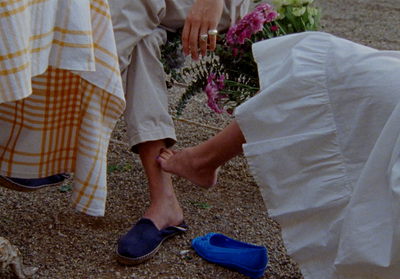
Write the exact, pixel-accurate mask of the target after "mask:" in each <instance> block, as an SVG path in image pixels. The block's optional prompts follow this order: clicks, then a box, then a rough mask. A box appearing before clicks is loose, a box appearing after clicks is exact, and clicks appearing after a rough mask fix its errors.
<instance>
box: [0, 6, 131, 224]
mask: <svg viewBox="0 0 400 279" xmlns="http://www.w3.org/2000/svg"><path fill="white" fill-rule="evenodd" d="M0 26H1V29H0V79H1V82H0V131H1V133H0V174H1V175H3V176H8V177H19V178H42V177H47V176H50V175H54V174H57V173H63V172H74V173H75V179H74V185H73V193H72V202H73V206H74V208H76V209H77V210H79V211H81V212H84V213H86V214H89V215H93V216H103V215H104V212H105V201H106V194H107V184H106V169H107V148H108V143H109V139H110V135H111V132H112V130H113V128H114V125H115V123H116V121H117V119H118V118H119V116H120V115H121V113H122V111H123V109H124V108H125V99H124V93H123V89H122V83H121V77H120V73H119V67H118V57H117V54H116V47H115V42H114V35H113V30H112V24H111V17H110V14H109V8H108V2H107V0H0Z"/></svg>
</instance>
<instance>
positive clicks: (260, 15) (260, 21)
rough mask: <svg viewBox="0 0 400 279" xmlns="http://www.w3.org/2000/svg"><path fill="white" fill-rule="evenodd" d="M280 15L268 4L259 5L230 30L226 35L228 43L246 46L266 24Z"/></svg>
mask: <svg viewBox="0 0 400 279" xmlns="http://www.w3.org/2000/svg"><path fill="white" fill-rule="evenodd" d="M278 15H279V14H278V13H277V12H275V11H274V10H273V7H272V6H270V5H268V4H261V5H259V6H258V7H257V8H256V9H255V10H254V11H253V12H252V13H249V14H247V15H245V16H244V17H243V19H242V20H241V21H239V23H238V24H236V25H234V26H232V27H231V28H229V30H228V33H227V34H226V42H227V43H228V44H229V45H235V44H240V45H242V44H244V43H245V41H246V39H250V38H251V36H252V35H253V34H256V33H258V32H260V31H261V30H262V29H263V28H264V24H265V23H267V22H271V21H273V20H274V19H275V18H277V17H278Z"/></svg>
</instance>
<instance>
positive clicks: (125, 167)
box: [107, 163, 131, 174]
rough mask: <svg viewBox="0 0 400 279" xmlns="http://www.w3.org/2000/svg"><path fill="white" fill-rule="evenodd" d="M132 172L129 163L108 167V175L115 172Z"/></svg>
mask: <svg viewBox="0 0 400 279" xmlns="http://www.w3.org/2000/svg"><path fill="white" fill-rule="evenodd" d="M130 170H131V165H130V164H129V163H124V164H120V165H113V164H110V165H108V167H107V173H108V174H110V173H113V172H115V171H119V172H125V171H130Z"/></svg>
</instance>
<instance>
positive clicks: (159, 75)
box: [109, 0, 249, 152]
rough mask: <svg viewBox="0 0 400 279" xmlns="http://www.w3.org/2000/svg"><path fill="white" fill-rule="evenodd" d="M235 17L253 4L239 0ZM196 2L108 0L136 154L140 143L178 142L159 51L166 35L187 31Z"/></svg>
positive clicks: (225, 18)
mask: <svg viewBox="0 0 400 279" xmlns="http://www.w3.org/2000/svg"><path fill="white" fill-rule="evenodd" d="M236 2H238V4H237V5H236V3H235V5H234V6H236V10H235V12H234V14H235V15H237V17H240V16H243V15H244V14H245V13H246V12H247V7H248V3H249V0H244V1H236ZM194 3H195V0H180V1H178V0H164V1H162V0H142V1H123V0H109V5H110V10H111V17H112V21H113V25H114V33H115V40H116V44H117V52H118V56H119V63H120V70H121V74H122V79H123V84H124V90H125V94H126V103H127V105H126V109H125V112H124V120H125V123H126V127H127V133H128V136H129V143H130V145H131V146H132V147H133V148H132V150H133V151H135V152H136V151H137V150H136V148H135V146H136V145H137V144H138V143H141V142H146V141H154V140H159V139H165V140H166V144H167V146H172V145H173V144H174V143H175V141H176V136H175V129H174V125H173V122H172V119H171V116H170V115H169V113H168V97H167V88H166V84H165V73H164V68H163V65H162V63H161V62H160V58H161V50H160V47H161V46H162V45H163V44H164V43H165V42H166V40H167V31H172V32H174V31H176V30H177V29H178V28H181V27H183V25H184V22H185V19H186V16H187V14H188V12H189V10H190V8H191V7H192V5H193V4H194ZM230 7H231V1H230V0H225V5H224V10H223V15H222V18H221V21H220V23H219V26H218V29H219V30H224V29H227V28H229V25H230V22H231V18H230V15H231V13H230Z"/></svg>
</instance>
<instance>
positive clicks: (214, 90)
mask: <svg viewBox="0 0 400 279" xmlns="http://www.w3.org/2000/svg"><path fill="white" fill-rule="evenodd" d="M215 77H216V76H215V74H214V73H211V74H210V75H209V76H208V78H207V82H208V84H207V86H206V94H207V97H208V100H207V105H208V106H209V107H210V108H211V109H212V110H213V111H215V112H216V113H223V112H224V110H223V108H221V107H220V105H219V101H220V96H219V89H222V88H223V86H225V85H223V80H224V78H225V77H224V76H221V77H220V78H219V80H218V83H219V86H218V85H217V84H216V82H215V81H214V79H215ZM221 81H222V85H221Z"/></svg>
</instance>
